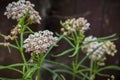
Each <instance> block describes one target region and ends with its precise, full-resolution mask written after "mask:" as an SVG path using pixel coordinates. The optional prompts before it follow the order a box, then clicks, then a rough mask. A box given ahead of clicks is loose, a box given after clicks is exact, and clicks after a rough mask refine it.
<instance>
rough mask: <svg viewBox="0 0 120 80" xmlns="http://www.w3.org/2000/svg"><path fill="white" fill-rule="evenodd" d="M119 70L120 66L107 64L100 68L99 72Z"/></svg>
mask: <svg viewBox="0 0 120 80" xmlns="http://www.w3.org/2000/svg"><path fill="white" fill-rule="evenodd" d="M109 69H111V70H119V71H120V66H105V67H102V68H100V69H98V72H101V71H103V70H109Z"/></svg>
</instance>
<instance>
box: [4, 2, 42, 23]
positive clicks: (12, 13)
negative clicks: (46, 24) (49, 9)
mask: <svg viewBox="0 0 120 80" xmlns="http://www.w3.org/2000/svg"><path fill="white" fill-rule="evenodd" d="M34 6H35V5H34V4H32V3H31V2H30V1H25V0H19V1H18V2H12V3H9V4H8V6H7V7H6V12H5V13H4V15H7V17H8V19H9V18H12V19H16V20H17V21H18V20H20V19H21V18H22V17H23V16H24V15H25V14H26V13H27V12H28V11H29V19H30V20H31V21H32V22H33V23H35V22H36V23H40V20H41V17H40V16H39V13H38V12H37V11H36V10H35V9H34Z"/></svg>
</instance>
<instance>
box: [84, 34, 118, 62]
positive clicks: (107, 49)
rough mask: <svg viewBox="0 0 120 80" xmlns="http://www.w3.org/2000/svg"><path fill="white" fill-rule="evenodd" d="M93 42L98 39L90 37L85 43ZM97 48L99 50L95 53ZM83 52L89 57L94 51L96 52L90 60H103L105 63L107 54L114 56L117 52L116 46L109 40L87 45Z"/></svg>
mask: <svg viewBox="0 0 120 80" xmlns="http://www.w3.org/2000/svg"><path fill="white" fill-rule="evenodd" d="M92 40H97V38H96V37H93V36H89V37H86V38H85V39H84V41H92ZM100 45H101V46H100ZM99 46H100V47H99ZM97 47H99V48H98V49H97V50H96V51H94V50H95V49H96V48H97ZM82 51H83V52H85V53H87V55H88V54H89V53H91V52H92V51H94V52H93V54H91V55H90V57H89V58H90V59H92V60H100V59H102V60H103V61H104V60H105V59H106V58H105V55H106V54H108V55H111V56H114V55H115V53H116V52H117V50H116V46H115V45H114V43H113V42H111V41H109V40H108V41H105V42H98V41H93V42H90V43H88V44H85V45H83V46H82Z"/></svg>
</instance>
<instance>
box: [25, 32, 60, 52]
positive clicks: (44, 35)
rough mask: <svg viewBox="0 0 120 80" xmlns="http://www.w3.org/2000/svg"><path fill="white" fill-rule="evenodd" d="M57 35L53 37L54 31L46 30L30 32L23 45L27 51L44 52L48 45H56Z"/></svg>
mask: <svg viewBox="0 0 120 80" xmlns="http://www.w3.org/2000/svg"><path fill="white" fill-rule="evenodd" d="M57 40H58V38H57V37H53V32H51V31H48V30H45V31H39V32H36V33H34V34H30V35H29V36H28V38H27V39H26V40H24V45H23V47H24V48H25V49H26V50H25V51H26V52H30V51H32V52H34V53H36V54H38V53H44V52H46V51H47V49H48V47H50V46H55V45H56V41H57Z"/></svg>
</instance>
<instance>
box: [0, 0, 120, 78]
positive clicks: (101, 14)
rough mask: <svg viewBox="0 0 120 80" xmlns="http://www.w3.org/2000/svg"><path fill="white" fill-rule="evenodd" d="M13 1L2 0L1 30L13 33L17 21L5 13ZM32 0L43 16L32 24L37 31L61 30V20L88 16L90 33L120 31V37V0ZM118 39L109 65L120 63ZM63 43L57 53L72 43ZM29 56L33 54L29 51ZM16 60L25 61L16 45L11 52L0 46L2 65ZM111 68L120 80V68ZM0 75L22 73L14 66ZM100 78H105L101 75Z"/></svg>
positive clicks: (119, 33)
mask: <svg viewBox="0 0 120 80" xmlns="http://www.w3.org/2000/svg"><path fill="white" fill-rule="evenodd" d="M12 1H13V0H1V1H0V32H1V33H4V34H9V32H10V29H11V28H12V27H13V26H12V25H13V24H14V25H15V22H14V21H12V20H10V19H9V20H8V19H7V18H6V16H4V15H3V14H4V11H5V7H6V5H7V4H8V3H9V2H12ZM14 1H17V0H14ZM31 2H33V3H34V4H35V5H36V10H38V11H39V12H40V15H41V16H42V19H43V20H42V21H41V25H37V24H35V25H32V29H33V30H34V31H37V30H40V29H49V30H51V31H53V32H56V31H57V32H60V28H61V26H60V25H59V21H60V20H65V19H68V18H73V17H76V18H77V17H85V18H86V19H88V21H89V22H90V23H91V29H90V30H89V31H88V32H87V33H86V35H94V36H97V37H102V36H108V35H111V34H114V33H117V35H118V37H119V38H120V0H31ZM40 26H44V27H40ZM0 41H3V39H2V38H0ZM115 43H116V45H117V49H118V53H117V54H116V56H115V57H109V56H108V60H107V61H106V63H107V65H109V64H112V65H120V59H119V58H120V39H119V40H117V41H116V42H115ZM60 44H61V45H60V46H61V48H60V49H55V51H53V53H54V52H59V51H62V50H64V49H66V48H67V47H68V45H67V44H66V43H65V42H64V41H63V42H61V43H60ZM54 54H55V53H54ZM26 56H29V55H28V54H27V55H26ZM64 58H65V57H62V58H60V59H59V60H58V61H61V60H63V59H64ZM52 59H53V58H52ZM54 60H56V59H54ZM66 61H67V60H66ZM16 62H21V58H20V54H19V53H18V52H17V51H16V50H14V49H12V53H8V51H7V50H6V48H5V47H1V46H0V65H8V64H12V63H16ZM68 62H69V61H68ZM107 72H108V73H110V74H114V75H115V76H116V80H120V72H118V71H112V70H109V71H107ZM105 73H106V72H105ZM0 76H2V77H11V78H16V77H20V75H19V74H18V73H15V72H13V71H10V70H9V71H8V70H2V71H0ZM46 80H47V79H46ZM48 80H49V79H48ZM96 80H105V79H103V78H102V77H98V78H96Z"/></svg>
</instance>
